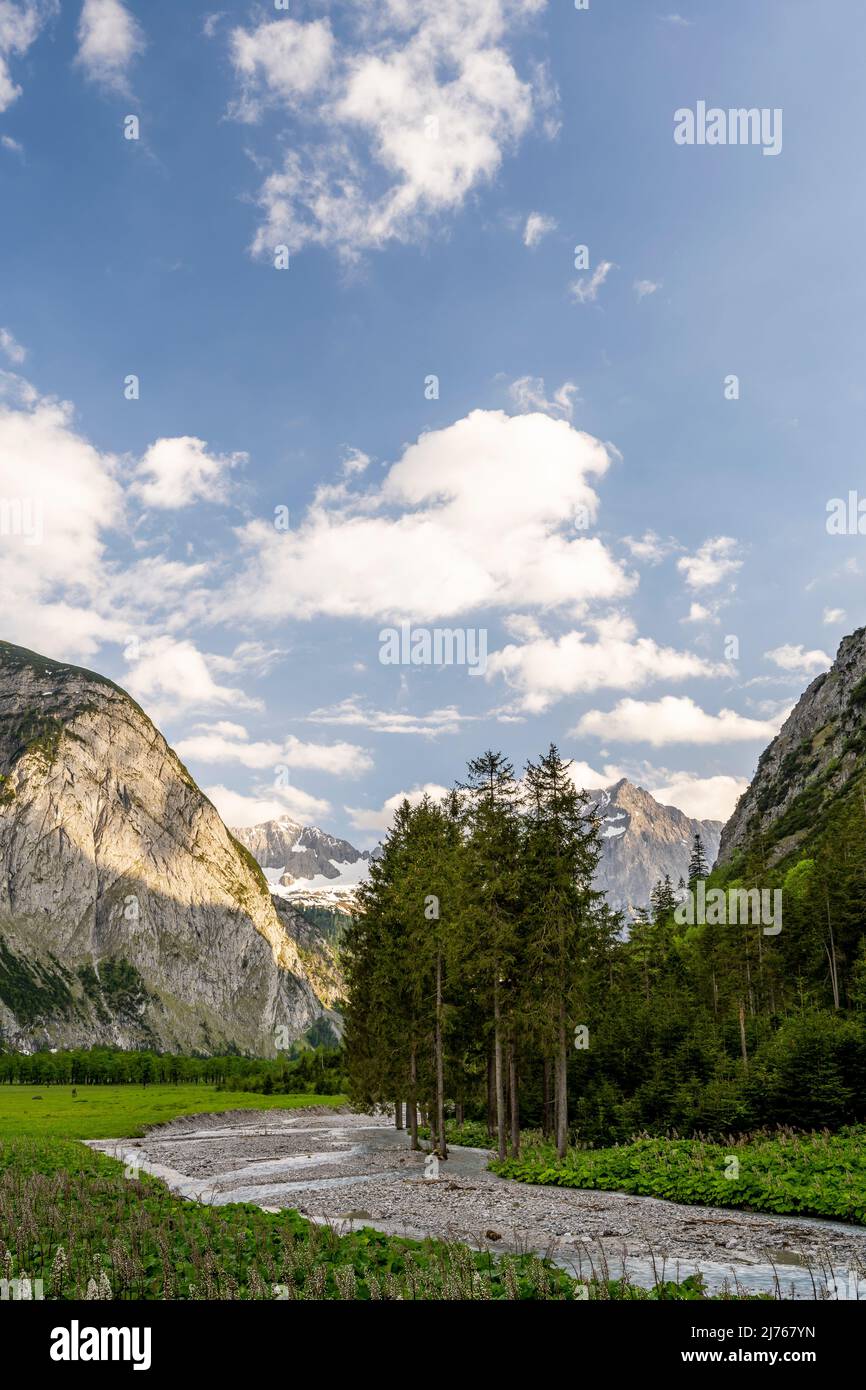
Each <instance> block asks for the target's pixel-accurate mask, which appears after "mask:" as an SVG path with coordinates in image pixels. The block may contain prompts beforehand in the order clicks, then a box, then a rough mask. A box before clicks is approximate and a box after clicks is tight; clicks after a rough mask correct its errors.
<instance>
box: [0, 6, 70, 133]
mask: <svg viewBox="0 0 866 1390" xmlns="http://www.w3.org/2000/svg"><path fill="white" fill-rule="evenodd" d="M57 11H58V5H57V0H17V3H16V0H0V112H3V111H6V110H8V108H9V107H10V106H11V105H12V103H13V102H14V101H17V99H18V97H20V95H21V88H20V87H19V86H18V84H17V83H16V82H15V81H14V80H13V77H12V68H11V63H12V61H13V60H14V59H15V58H21V57H23V56H24V54H25V53H26V52H27V50H28V49H29V48H30V46H31V45H32V44H33V43H35V41H36V39H37V38H38V36H39V32H40V30H41V29H42V27H43V25H44V24H45V23H46V22H47V21H48V20H49V19H50V18H51V17H52V15H55V14H56V13H57ZM5 143H6V142H5V140H4V144H5ZM11 143H12V145H15V143H16V142H15V141H14V140H13V141H12V142H11Z"/></svg>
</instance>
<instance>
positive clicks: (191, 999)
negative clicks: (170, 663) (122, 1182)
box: [0, 642, 323, 1054]
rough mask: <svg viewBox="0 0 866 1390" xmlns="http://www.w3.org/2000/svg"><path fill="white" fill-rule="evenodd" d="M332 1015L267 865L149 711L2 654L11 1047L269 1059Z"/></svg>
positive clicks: (0, 937)
mask: <svg viewBox="0 0 866 1390" xmlns="http://www.w3.org/2000/svg"><path fill="white" fill-rule="evenodd" d="M322 1013H323V1009H322V1005H321V1003H320V1001H319V1000H318V999H317V997H316V994H315V992H314V990H313V988H312V986H311V984H310V980H309V977H308V974H307V971H306V970H305V966H304V963H303V959H302V955H301V952H300V950H299V946H298V941H297V937H296V935H295V934H293V932H292V930H291V929H290V926H289V925H287V923H286V922H285V921H283V920H281V918H280V917H279V916H278V915H277V912H276V910H275V907H274V905H273V902H272V900H271V896H270V893H269V891H268V884H267V882H266V880H265V877H264V875H263V874H262V872H261V870H260V869H259V867H258V864H257V863H256V861H255V859H254V857H253V856H252V854H250V853H249V852H248V851H247V850H246V849H245V848H244V846H243V845H241V844H239V843H238V842H237V840H235V839H234V837H233V836H232V835H231V833H230V832H229V831H228V830H227V829H226V827H225V826H224V825H223V823H222V821H221V820H220V817H219V815H218V814H217V812H216V810H215V808H214V807H213V806H212V805H211V803H210V802H209V801H208V799H207V798H206V797H205V796H204V794H203V793H202V792H201V791H200V790H199V788H198V787H197V786H196V784H195V782H194V781H193V779H192V777H191V776H190V775H189V773H188V772H187V770H186V768H185V767H184V766H183V764H182V763H181V762H180V760H179V759H178V758H177V756H176V755H175V754H174V753H173V752H172V750H171V749H170V748H169V747H168V745H167V743H166V741H165V739H164V738H163V737H162V735H161V734H160V733H159V732H158V730H157V729H156V728H155V727H154V725H153V724H152V723H151V721H150V719H148V717H147V715H146V714H145V713H144V712H143V710H141V709H140V708H139V706H138V705H137V704H136V703H135V701H134V700H132V699H131V698H130V696H129V695H127V694H126V693H125V691H123V690H121V689H120V687H119V686H117V685H115V684H113V682H111V681H109V680H106V679H104V678H103V677H101V676H98V675H95V674H94V673H93V672H92V671H86V670H83V669H80V668H78V667H75V666H68V665H64V664H62V663H60V662H57V661H51V660H48V659H46V658H45V657H42V656H38V655H37V654H36V653H34V652H30V651H25V650H23V649H22V648H20V647H13V646H10V645H9V644H8V643H5V642H2V643H0V1039H4V1040H5V1041H6V1042H7V1043H9V1044H11V1045H12V1046H14V1047H18V1048H24V1049H27V1048H29V1047H31V1046H35V1045H40V1044H50V1045H52V1046H87V1045H90V1044H93V1043H97V1042H102V1043H113V1044H116V1045H118V1046H124V1047H132V1046H141V1045H153V1046H159V1047H163V1048H166V1049H176V1050H199V1051H202V1052H214V1051H218V1050H220V1049H239V1050H242V1051H255V1052H260V1053H265V1054H272V1053H273V1052H274V1050H275V1048H274V1042H275V1030H276V1029H277V1028H278V1027H282V1028H284V1029H285V1030H286V1036H287V1037H288V1038H289V1039H294V1038H297V1037H299V1036H301V1035H302V1034H303V1033H304V1031H305V1030H306V1029H307V1028H308V1027H309V1026H310V1024H311V1023H312V1022H314V1021H315V1020H316V1019H317V1018H319V1017H321V1015H322Z"/></svg>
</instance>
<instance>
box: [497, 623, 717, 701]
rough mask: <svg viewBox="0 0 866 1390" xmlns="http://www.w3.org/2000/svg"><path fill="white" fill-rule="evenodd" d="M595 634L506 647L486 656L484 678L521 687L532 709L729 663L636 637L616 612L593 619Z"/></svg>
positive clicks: (678, 677)
mask: <svg viewBox="0 0 866 1390" xmlns="http://www.w3.org/2000/svg"><path fill="white" fill-rule="evenodd" d="M590 626H591V627H593V628H594V629H595V638H594V640H593V639H589V638H588V637H587V635H586V633H584V632H567V633H565V635H564V636H562V637H558V638H552V637H539V638H535V639H534V640H532V641H529V642H526V643H524V644H523V645H522V646H508V647H504V648H503V649H502V650H501V651H498V652H494V653H493V654H492V655H491V656H489V657H488V659H487V678H488V680H490V679H492V678H493V677H494V676H496V675H503V676H505V678H506V680H507V681H508V683H509V684H510V685H511V686H513V687H515V688H516V689H517V690H519V691H520V692H521V696H522V706H523V708H524V709H526V710H529V711H530V712H532V713H539V712H540V711H542V710H545V709H547V708H548V706H549V705H550V704H552V703H553V701H555V700H559V699H562V698H563V697H564V696H566V695H576V694H581V693H585V692H589V691H595V690H602V689H607V690H638V689H640V688H641V687H642V686H645V685H647V684H649V683H650V682H652V681H657V680H685V679H687V678H690V677H695V676H715V675H721V674H723V673H724V672H725V670H726V669H727V668H725V667H724V666H720V665H718V664H716V663H713V662H708V661H706V660H704V658H703V657H700V656H697V655H695V654H694V653H693V652H681V651H677V650H676V649H675V648H673V647H661V646H659V645H658V643H657V642H654V641H653V640H652V638H650V637H638V636H637V635H636V629H635V626H634V624H633V623H632V622H631V621H630V620H629V619H627V618H623V617H621V616H619V615H616V616H613V617H607V618H603V619H598V620H596V621H594V622H593V623H592V624H591V625H590Z"/></svg>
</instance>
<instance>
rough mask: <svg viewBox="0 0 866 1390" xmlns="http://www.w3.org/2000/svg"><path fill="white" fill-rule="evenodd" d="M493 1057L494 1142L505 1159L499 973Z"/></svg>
mask: <svg viewBox="0 0 866 1390" xmlns="http://www.w3.org/2000/svg"><path fill="white" fill-rule="evenodd" d="M493 1018H494V1025H495V1027H494V1034H493V1057H494V1064H495V1065H494V1069H495V1072H496V1141H497V1146H498V1150H499V1157H500V1158H501V1159H504V1158H506V1157H507V1154H506V1152H505V1068H504V1067H503V1065H502V1013H501V1007H500V1003H499V972H498V971H497V972H496V978H495V980H494V981H493Z"/></svg>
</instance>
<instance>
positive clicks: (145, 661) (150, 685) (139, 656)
mask: <svg viewBox="0 0 866 1390" xmlns="http://www.w3.org/2000/svg"><path fill="white" fill-rule="evenodd" d="M211 661H212V658H209V657H208V656H207V655H206V654H205V653H203V652H201V651H199V649H198V647H197V646H196V644H195V643H194V642H192V641H191V640H190V639H189V638H175V637H170V636H162V637H153V638H148V639H146V640H145V641H144V642H141V643H140V644H139V646H138V647H137V649H136V652H135V655H134V656H133V658H132V661H131V664H130V668H129V673H128V675H127V676H126V679H125V682H124V683H125V685H126V687H127V689H128V690H129V691H130V693H131V694H132V695H134V696H135V697H136V699H137V700H138V701H139V702H140V703H141V704H146V705H147V708H148V713H149V714H151V717H152V718H154V719H155V720H156V721H157V722H159V720H160V719H167V718H170V717H172V716H174V715H177V714H181V713H186V712H188V711H193V710H207V709H213V708H220V707H226V706H228V707H229V708H233V709H261V707H262V706H261V701H260V700H255V699H251V698H250V697H249V696H247V695H245V694H244V692H243V690H240V689H239V688H238V687H237V686H229V685H220V683H219V682H218V681H217V680H216V679H215V678H214V675H213V671H212V669H211Z"/></svg>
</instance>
